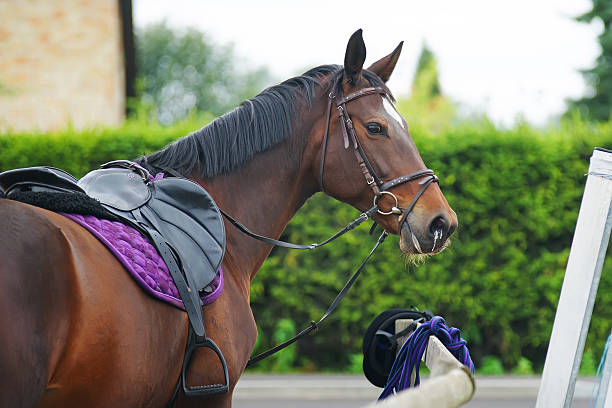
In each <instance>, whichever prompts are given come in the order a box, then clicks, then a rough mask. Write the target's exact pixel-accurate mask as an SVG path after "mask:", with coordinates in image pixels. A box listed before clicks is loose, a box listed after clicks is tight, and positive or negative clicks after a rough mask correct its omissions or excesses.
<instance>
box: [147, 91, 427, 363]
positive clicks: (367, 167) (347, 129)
mask: <svg viewBox="0 0 612 408" xmlns="http://www.w3.org/2000/svg"><path fill="white" fill-rule="evenodd" d="M374 94H379V95H380V94H382V95H384V96H388V94H387V92H386V91H385V90H384V89H383V88H381V87H369V88H364V89H361V90H359V91H357V92H353V93H351V94H349V95H347V96H346V97H345V96H343V94H342V90H341V91H340V93H339V94H338V96H336V95H335V94H334V93H333V92H332V93H330V94H329V99H328V102H327V115H326V121H325V133H324V134H323V145H322V148H321V162H320V163H321V166H320V173H319V185H320V187H321V191H323V192H324V193H328V192H327V190H326V189H325V185H324V182H323V176H324V168H325V156H326V151H327V142H328V139H329V123H330V121H331V112H332V103H333V102H334V101H335V103H336V109H337V111H338V119H339V120H340V122H341V124H342V126H341V129H342V136H343V138H344V148H345V149H348V148H349V146H350V147H352V149H353V153H354V154H355V158H356V159H357V163H358V164H359V167H360V169H361V172H362V174H363V176H364V178H365V181H366V183H367V184H368V185H369V186H370V187H371V188H372V191H373V193H374V201H373V204H372V207H370V209H368V210H367V211H365V212H363V213H362V214H360V215H359V217H358V218H356V219H355V220H353V221H352V222H350V223H349V224H348V225H347V226H346V227H344V228H342V229H341V230H339V231H338V232H336V233H335V234H334V235H332V236H331V237H329V238H327V239H326V240H324V241H322V242H320V243H314V244H310V245H301V244H294V243H291V242H286V241H280V240H277V239H273V238H270V237H266V236H263V235H259V234H256V233H254V232H252V231H250V230H249V229H248V228H247V227H246V226H244V225H243V224H242V223H241V222H240V221H238V220H236V219H235V218H234V217H232V216H230V215H229V214H227V213H226V212H225V211H223V210H222V209H220V208H219V211H220V212H221V214H222V215H223V216H224V217H225V218H226V219H227V220H228V221H229V222H230V223H231V224H232V225H234V226H235V227H236V228H237V229H238V230H239V231H241V232H242V233H244V234H246V235H248V236H249V237H251V238H253V239H256V240H258V241H262V242H265V243H267V244H270V245H275V246H280V247H284V248H289V249H303V250H304V249H306V250H314V249H317V248H319V247H321V246H323V245H326V244H328V243H330V242H332V241H334V240H335V239H337V238H339V237H341V236H342V235H344V234H346V233H347V232H349V231H351V230H352V229H354V228H356V227H357V226H359V225H360V224H362V223H363V222H364V221H366V220H368V219H369V218H371V217H372V216H373V215H374V214H376V213H378V214H381V215H391V214H394V215H398V216H399V230H401V228H402V226H403V225H404V223H406V220H407V218H408V215H409V214H410V213H411V212H412V210H413V209H414V206H415V205H416V203H417V201H418V199H419V198H420V197H421V196H422V195H423V193H424V192H425V190H426V189H427V187H429V185H430V184H431V183H437V182H438V181H439V179H438V177H437V176H436V175H435V174H434V172H433V170H430V169H422V170H417V171H415V172H413V173H410V174H406V175H404V176H401V177H397V178H395V179H393V180H391V181H387V182H384V181H383V180H382V179H381V178H380V177H378V176H377V174H376V172H375V171H374V167H373V166H372V164H371V163H370V161H369V160H368V157H367V156H366V153H365V151H364V150H363V148H362V147H361V144H360V143H359V139H358V137H357V134H356V132H355V128H354V127H353V121H352V120H351V118H350V115H349V113H348V111H347V108H346V104H347V103H349V102H351V101H353V100H355V99H358V98H360V97H363V96H367V95H374ZM337 97H338V100H336V99H337ZM144 164H145V165H147V166H151V165H150V164H148V163H146V159H145V163H144ZM159 168H160V169H161V170H163V171H164V172H166V173H169V174H171V175H173V176H176V177H184V176H183V175H181V174H180V173H178V172H177V171H176V170H173V169H169V168H164V167H159ZM418 179H422V180H421V181H420V182H419V184H420V185H421V189H420V190H419V191H418V192H417V194H416V195H415V196H414V198H413V199H412V201H411V202H410V204H409V205H408V207H406V208H403V207H399V201H398V199H397V197H396V196H395V194H393V193H392V192H390V191H388V190H390V189H391V188H393V187H397V186H399V185H401V184H404V183H408V182H411V181H414V180H418ZM384 195H389V196H391V198H392V199H394V200H395V205H394V206H393V207H392V208H391V210H390V211H382V210H381V209H380V207H379V206H378V201H379V200H380V199H381V198H382V197H383V196H384ZM375 226H376V223H374V225H373V227H375ZM406 226H407V227H408V228H410V227H409V225H408V224H406ZM372 230H373V228H372ZM388 235H389V233H388V232H387V231H383V233H382V234H381V235H380V236H379V237H378V240H377V241H376V244H375V245H374V247H373V248H372V250H371V251H370V253H369V254H368V256H367V257H366V258H365V259H364V260H363V262H362V263H361V265H359V267H358V268H357V269H356V270H355V272H354V273H353V274H352V275H351V277H350V278H349V280H348V281H347V282H346V283H345V285H344V287H343V288H342V290H340V292H339V293H338V295H337V296H336V298H335V299H334V301H333V302H332V303H331V305H330V306H329V307H328V309H327V311H326V312H325V313H324V314H323V316H322V317H321V318H320V319H319V320H318V321H316V322H315V321H314V320H312V321H311V322H310V325H309V326H308V327H307V328H305V329H304V330H302V331H300V332H299V333H298V334H296V335H295V336H294V337H292V338H291V339H289V340H287V341H285V342H284V343H282V344H279V345H277V346H276V347H273V348H271V349H269V350H267V351H264V352H263V353H260V354H258V355H256V356H254V357H251V358H250V359H249V361H248V362H247V365H246V366H247V367H250V366H252V365H253V364H255V363H257V362H259V361H261V360H263V359H264V358H266V357H269V356H271V355H273V354H275V353H277V352H279V351H281V350H283V349H284V348H286V347H288V346H290V345H291V344H293V343H295V342H296V341H297V340H299V339H300V338H301V337H303V336H306V335H307V334H309V333H310V332H312V331H315V330H317V329H318V328H319V325H320V324H321V323H322V322H323V321H324V320H325V319H327V317H328V316H329V315H331V314H332V313H333V312H334V310H336V308H337V307H338V305H339V304H340V302H341V301H342V299H343V298H344V296H345V295H346V294H347V292H348V291H349V289H350V288H351V287H352V286H353V284H354V283H355V281H356V280H357V278H358V277H359V275H360V274H361V272H362V270H363V269H364V268H365V266H366V264H367V263H368V261H369V260H370V258H371V257H372V255H373V254H374V252H375V251H376V250H377V249H378V247H379V246H380V244H382V243H383V242H384V241H385V239H386V238H387V236H388ZM417 250H418V251H419V252H420V249H418V248H417Z"/></svg>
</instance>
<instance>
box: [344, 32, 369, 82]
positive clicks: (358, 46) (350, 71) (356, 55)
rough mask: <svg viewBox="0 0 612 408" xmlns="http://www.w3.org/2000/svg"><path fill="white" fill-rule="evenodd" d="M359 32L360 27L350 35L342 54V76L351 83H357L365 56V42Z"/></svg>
mask: <svg viewBox="0 0 612 408" xmlns="http://www.w3.org/2000/svg"><path fill="white" fill-rule="evenodd" d="M361 33H362V30H361V28H360V29H359V30H357V31H355V32H354V33H353V35H351V38H350V39H349V42H348V44H347V46H346V54H345V55H344V76H345V78H346V80H347V81H348V83H349V84H351V85H355V84H356V83H357V80H358V79H359V76H360V75H361V70H362V69H363V63H364V62H365V57H366V48H365V43H364V42H363V37H362V35H361Z"/></svg>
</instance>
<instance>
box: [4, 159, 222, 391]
mask: <svg viewBox="0 0 612 408" xmlns="http://www.w3.org/2000/svg"><path fill="white" fill-rule="evenodd" d="M101 167H102V168H101V169H99V170H94V171H91V172H90V173H88V174H86V175H85V176H84V177H83V178H82V179H81V180H77V179H76V178H74V177H73V176H71V175H70V174H69V173H67V172H65V171H63V170H60V169H57V168H54V167H42V166H41V167H28V168H23V169H15V170H9V171H5V172H3V173H0V191H3V193H4V195H5V196H6V198H9V199H11V197H12V196H18V195H19V193H24V192H52V193H76V194H85V195H87V196H89V197H91V198H94V199H95V200H97V201H98V202H99V203H100V204H101V205H102V206H103V207H104V209H105V210H107V211H108V212H109V213H111V214H113V215H114V216H116V217H117V218H119V219H120V220H121V221H123V222H124V223H126V224H128V225H131V226H133V227H134V228H136V229H138V230H139V231H140V232H142V233H143V234H144V235H145V236H146V237H148V238H149V240H150V241H151V243H152V244H153V245H154V246H155V248H156V249H157V251H158V252H159V254H160V255H161V257H162V258H163V259H164V262H165V263H166V265H167V266H168V270H169V271H170V274H171V276H172V279H173V280H174V283H175V284H176V287H177V289H178V292H179V294H180V297H181V300H182V301H183V304H184V305H185V310H186V312H187V315H188V316H189V322H190V325H191V328H190V334H189V341H188V347H187V351H186V355H185V358H184V360H183V370H182V374H181V379H180V382H181V384H182V386H183V391H184V392H185V394H186V395H188V396H191V395H209V394H219V393H225V392H227V390H228V379H229V377H228V372H227V367H226V363H225V359H224V358H223V355H222V353H221V351H220V350H219V348H218V347H217V345H216V344H215V343H214V342H213V341H212V340H211V339H209V338H208V337H206V333H205V329H204V320H203V317H202V301H201V298H200V293H201V291H202V290H203V289H204V288H205V287H206V286H208V285H209V284H210V283H211V282H212V281H213V279H214V278H215V277H216V275H217V271H218V269H219V266H220V264H221V261H222V260H223V255H224V253H225V227H224V224H223V220H222V218H221V214H220V212H219V208H218V207H217V205H216V204H215V202H214V200H213V199H212V197H211V196H210V195H209V194H208V192H207V191H206V190H204V188H203V187H202V186H200V185H199V184H196V183H194V182H193V181H191V180H187V179H184V178H179V177H170V178H162V179H160V180H154V179H153V177H151V175H150V174H149V172H148V171H147V170H146V169H144V168H143V167H141V166H139V165H138V164H136V163H133V162H129V161H125V160H118V161H113V162H109V163H106V164H104V165H102V166H101ZM199 347H206V348H210V349H212V350H213V351H214V352H215V353H216V354H217V356H218V357H219V360H220V362H221V363H222V365H223V371H224V375H225V384H213V385H206V386H196V387H188V386H187V385H186V383H185V372H186V368H187V366H188V364H189V360H190V357H191V354H192V353H193V351H195V349H197V348H199Z"/></svg>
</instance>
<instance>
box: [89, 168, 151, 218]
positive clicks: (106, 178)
mask: <svg viewBox="0 0 612 408" xmlns="http://www.w3.org/2000/svg"><path fill="white" fill-rule="evenodd" d="M146 182H148V180H147V181H146ZM146 182H145V181H143V179H142V177H141V176H139V175H138V174H137V173H135V172H133V171H132V170H130V169H125V168H117V167H113V168H107V169H100V170H94V171H91V172H89V173H87V174H86V175H85V176H84V177H83V178H82V179H81V180H79V182H78V185H79V187H81V188H82V189H83V190H84V191H85V192H86V193H87V195H89V196H90V197H93V198H95V199H96V200H98V201H100V202H101V203H102V204H104V205H107V206H109V207H112V208H114V209H117V210H120V211H132V210H134V209H136V208H139V207H142V206H143V205H144V204H146V203H147V202H148V201H149V200H150V199H151V192H150V191H149V188H148V187H147V184H146Z"/></svg>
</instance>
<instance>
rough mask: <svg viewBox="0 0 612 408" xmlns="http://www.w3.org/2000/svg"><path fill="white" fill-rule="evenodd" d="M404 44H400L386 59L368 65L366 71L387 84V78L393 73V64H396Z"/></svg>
mask: <svg viewBox="0 0 612 408" xmlns="http://www.w3.org/2000/svg"><path fill="white" fill-rule="evenodd" d="M403 45H404V42H403V41H402V42H400V43H399V45H398V46H397V47H395V49H394V50H393V52H392V53H391V54H389V55H387V56H386V57H383V58H381V59H379V60H378V61H376V62H375V63H373V64H372V65H370V68H368V71H372V72H374V73H375V74H376V75H378V76H379V77H380V79H382V80H383V82H387V81H388V80H389V77H390V76H391V74H392V73H393V69H395V64H397V60H398V59H399V56H400V54H401V52H402V46H403Z"/></svg>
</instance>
